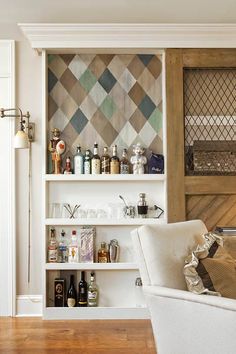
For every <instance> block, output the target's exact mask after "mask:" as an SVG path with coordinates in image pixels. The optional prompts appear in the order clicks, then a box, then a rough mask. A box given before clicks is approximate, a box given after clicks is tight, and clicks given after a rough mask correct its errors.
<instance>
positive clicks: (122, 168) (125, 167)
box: [120, 164, 129, 175]
mask: <svg viewBox="0 0 236 354" xmlns="http://www.w3.org/2000/svg"><path fill="white" fill-rule="evenodd" d="M120 173H121V174H123V175H127V174H129V165H125V164H121V165H120Z"/></svg>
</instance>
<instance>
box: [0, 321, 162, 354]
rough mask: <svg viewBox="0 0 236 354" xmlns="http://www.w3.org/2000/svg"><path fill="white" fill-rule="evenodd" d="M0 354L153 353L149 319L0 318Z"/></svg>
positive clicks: (153, 346)
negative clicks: (44, 319)
mask: <svg viewBox="0 0 236 354" xmlns="http://www.w3.org/2000/svg"><path fill="white" fill-rule="evenodd" d="M0 353H1V354H13V353H14V354H15V353H17V354H18V353H19V354H31V353H32V354H47V353H57V354H75V353H76V354H77V353H78V354H126V353H127V354H156V350H155V344H154V339H153V334H152V328H151V323H150V321H149V320H128V321H127V320H116V321H110V320H104V321H103V320H100V321H99V320H96V321H95V320H94V321H91V320H88V321H82V320H81V321H43V320H42V319H41V318H32V317H30V318H29V317H28V318H9V317H2V318H0Z"/></svg>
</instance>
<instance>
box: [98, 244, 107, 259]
mask: <svg viewBox="0 0 236 354" xmlns="http://www.w3.org/2000/svg"><path fill="white" fill-rule="evenodd" d="M108 262H109V253H108V250H107V247H106V242H102V243H101V248H99V250H98V263H108Z"/></svg>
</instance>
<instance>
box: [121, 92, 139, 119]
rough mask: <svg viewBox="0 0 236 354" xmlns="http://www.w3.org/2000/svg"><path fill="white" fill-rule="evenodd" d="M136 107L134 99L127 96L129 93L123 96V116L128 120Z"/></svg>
mask: <svg viewBox="0 0 236 354" xmlns="http://www.w3.org/2000/svg"><path fill="white" fill-rule="evenodd" d="M136 109H137V106H136V104H135V103H134V101H133V100H132V99H131V98H130V97H129V95H125V96H124V107H123V110H124V111H123V114H124V116H125V118H126V119H127V120H128V119H129V118H130V117H131V116H132V114H133V113H134V112H135V110H136Z"/></svg>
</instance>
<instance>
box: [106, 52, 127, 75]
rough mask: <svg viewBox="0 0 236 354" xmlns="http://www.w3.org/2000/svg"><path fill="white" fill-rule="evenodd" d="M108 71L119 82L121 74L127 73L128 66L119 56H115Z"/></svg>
mask: <svg viewBox="0 0 236 354" xmlns="http://www.w3.org/2000/svg"><path fill="white" fill-rule="evenodd" d="M108 69H109V70H110V72H111V73H112V75H113V76H114V77H115V78H116V79H117V80H118V79H119V77H120V76H121V74H122V73H123V72H124V71H125V69H126V66H125V64H124V63H123V61H121V60H120V58H119V56H118V55H115V56H114V58H113V59H112V61H111V62H110V64H109V65H108Z"/></svg>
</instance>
